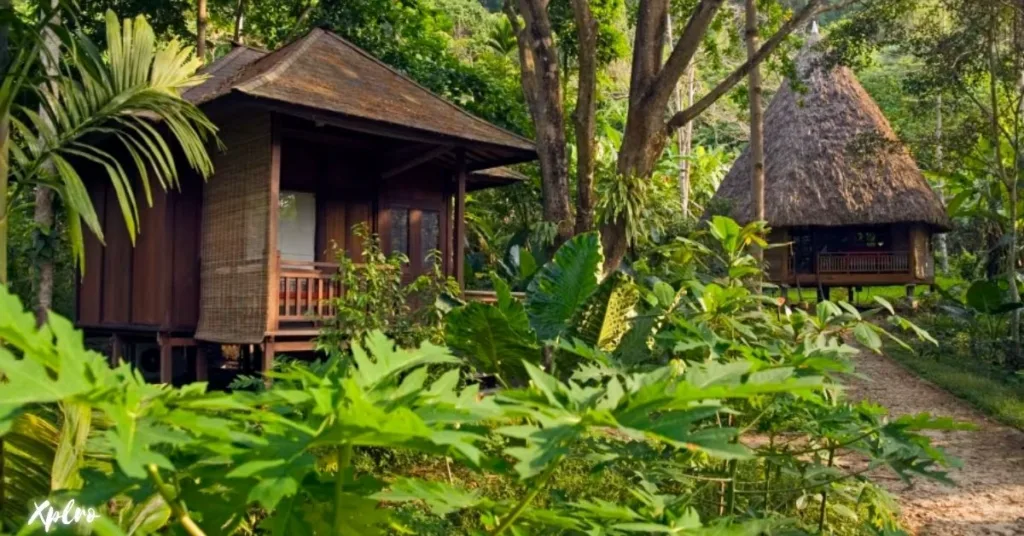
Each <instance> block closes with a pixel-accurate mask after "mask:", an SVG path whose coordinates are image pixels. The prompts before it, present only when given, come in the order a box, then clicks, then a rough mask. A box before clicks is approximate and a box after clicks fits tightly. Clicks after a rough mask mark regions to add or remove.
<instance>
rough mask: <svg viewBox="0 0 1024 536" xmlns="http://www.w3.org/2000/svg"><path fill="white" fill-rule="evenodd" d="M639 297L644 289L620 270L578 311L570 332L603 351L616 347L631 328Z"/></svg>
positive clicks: (600, 286)
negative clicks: (631, 320)
mask: <svg viewBox="0 0 1024 536" xmlns="http://www.w3.org/2000/svg"><path fill="white" fill-rule="evenodd" d="M639 299H640V292H639V290H637V288H636V285H634V284H633V280H632V278H631V277H629V276H628V275H626V274H623V273H621V272H616V273H615V274H613V275H611V276H609V277H608V278H607V279H605V280H604V281H602V282H601V284H600V285H598V287H597V290H595V291H594V293H593V294H591V295H590V298H589V299H587V301H586V302H585V303H584V304H583V306H582V307H580V309H579V310H577V311H576V313H575V315H574V316H573V320H572V322H570V325H572V326H573V328H572V330H571V334H570V335H571V336H572V337H574V338H577V339H580V340H582V341H584V342H586V343H587V344H589V345H591V346H594V347H595V348H599V349H601V350H606V351H610V350H613V349H615V347H616V345H618V343H619V340H620V339H621V338H622V336H623V335H624V334H625V333H626V332H627V331H628V330H629V327H630V324H629V320H630V318H632V316H633V313H634V307H635V306H636V304H637V301H639Z"/></svg>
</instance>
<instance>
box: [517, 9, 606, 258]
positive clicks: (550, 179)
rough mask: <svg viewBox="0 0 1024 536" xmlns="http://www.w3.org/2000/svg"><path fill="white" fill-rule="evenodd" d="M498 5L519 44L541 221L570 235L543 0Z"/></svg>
mask: <svg viewBox="0 0 1024 536" xmlns="http://www.w3.org/2000/svg"><path fill="white" fill-rule="evenodd" d="M513 1H515V2H516V4H515V5H513V3H512V2H513ZM576 4H583V5H584V6H585V5H586V2H574V7H576ZM504 10H505V13H506V14H507V16H508V20H509V23H510V24H512V29H513V31H515V33H516V37H517V39H516V41H517V43H518V45H519V67H520V78H521V80H520V81H521V83H522V86H523V94H524V96H525V97H526V104H527V107H528V108H529V110H530V116H531V118H532V119H533V124H534V136H535V138H536V142H537V156H538V159H539V160H540V170H541V192H542V194H543V197H544V199H543V206H544V207H543V214H544V220H545V221H548V222H552V223H554V224H556V225H557V226H558V238H559V242H562V241H565V240H566V239H568V238H569V237H570V236H571V235H572V230H573V223H572V210H571V208H570V206H569V166H568V159H567V157H566V146H565V140H566V135H565V117H564V112H563V108H562V84H561V82H562V81H561V75H560V73H559V62H558V51H557V49H556V48H555V40H554V32H553V31H552V27H551V19H550V17H549V16H548V0H506V2H505V4H504ZM520 15H521V16H522V20H520ZM594 76H596V73H594ZM582 77H583V76H582V75H581V78H582ZM578 111H582V110H579V109H578ZM582 112H583V113H585V111H582ZM590 113H591V114H593V112H592V111H591V112H590Z"/></svg>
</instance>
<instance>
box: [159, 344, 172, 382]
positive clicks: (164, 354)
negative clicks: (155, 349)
mask: <svg viewBox="0 0 1024 536" xmlns="http://www.w3.org/2000/svg"><path fill="white" fill-rule="evenodd" d="M156 340H157V343H158V344H159V345H160V383H166V384H170V383H172V381H173V380H174V361H172V358H171V350H172V346H171V340H170V337H168V336H167V334H166V333H160V334H158V335H157V336H156Z"/></svg>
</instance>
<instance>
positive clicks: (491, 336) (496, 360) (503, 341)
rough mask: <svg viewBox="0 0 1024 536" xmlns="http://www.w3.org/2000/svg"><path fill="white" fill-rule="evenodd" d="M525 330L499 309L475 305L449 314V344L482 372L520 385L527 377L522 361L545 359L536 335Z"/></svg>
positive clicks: (447, 337) (468, 305) (447, 327)
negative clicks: (542, 357)
mask: <svg viewBox="0 0 1024 536" xmlns="http://www.w3.org/2000/svg"><path fill="white" fill-rule="evenodd" d="M519 308H520V309H521V308H522V305H519ZM522 327H524V326H518V325H517V324H516V323H515V322H514V321H510V319H509V317H508V316H506V315H505V314H504V313H502V311H501V309H499V308H498V307H495V306H492V305H485V304H482V303H475V302H474V303H470V304H467V305H466V306H465V307H461V308H459V309H456V310H454V311H452V312H451V313H449V315H448V317H447V318H446V323H445V341H446V342H447V343H448V347H449V348H450V349H451V350H452V351H454V352H455V353H456V354H458V355H460V356H462V357H465V358H466V360H467V361H468V362H469V364H470V365H472V366H473V368H475V369H476V370H478V371H479V372H484V373H488V374H497V375H499V376H500V377H501V378H503V379H504V380H505V381H506V382H519V381H520V380H522V379H524V378H525V377H526V376H525V372H524V371H523V367H522V362H523V361H527V362H530V363H539V362H540V360H541V351H540V345H539V344H537V339H536V336H534V335H533V333H532V332H530V331H523V330H522V329H521V328H522Z"/></svg>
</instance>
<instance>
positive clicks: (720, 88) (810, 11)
mask: <svg viewBox="0 0 1024 536" xmlns="http://www.w3.org/2000/svg"><path fill="white" fill-rule="evenodd" d="M820 3H821V0H811V1H810V2H808V3H807V5H806V6H804V8H803V9H801V10H800V12H799V13H797V14H796V15H795V16H794V17H793V18H791V19H789V20H788V21H786V23H785V24H783V25H782V28H779V31H778V32H775V35H773V36H771V37H770V38H769V39H768V40H767V41H765V43H764V45H761V48H760V49H758V51H757V53H756V54H754V56H753V57H751V58H750V59H748V60H747V61H745V62H743V65H740V66H739V67H737V68H736V70H734V71H733V72H732V73H730V74H729V76H727V77H726V78H725V80H722V81H721V82H719V84H718V85H717V86H715V88H714V89H712V90H711V91H710V92H709V93H708V94H707V95H705V96H704V97H703V98H701V99H700V100H699V101H697V102H695V103H694V104H693V105H692V106H690V107H689V108H687V109H685V110H683V111H681V112H679V113H677V114H675V115H674V116H672V119H669V121H668V124H667V125H666V126H665V129H666V133H668V134H671V133H672V132H674V131H675V130H676V129H677V128H680V127H682V126H685V125H686V124H687V123H689V122H690V121H693V120H694V118H696V117H697V116H698V115H700V114H701V113H703V112H704V110H707V109H708V108H709V107H710V106H711V105H712V104H714V103H716V102H718V99H720V98H722V96H723V95H725V94H726V93H728V92H729V90H731V89H732V88H733V87H735V86H736V84H738V83H739V82H740V81H741V80H743V78H744V77H746V76H747V74H748V73H749V72H750V70H751V69H753V68H754V66H755V65H758V64H760V63H761V62H763V61H764V60H765V58H767V57H768V56H769V55H770V54H771V53H772V52H774V51H775V49H776V48H778V47H779V45H780V44H782V41H783V40H785V39H786V37H789V34H791V33H793V30H795V29H796V28H797V26H800V25H801V24H803V23H804V22H806V21H807V20H808V19H810V18H811V17H812V16H815V15H819V14H821V13H825V12H827V11H832V10H833V9H836V8H837V6H831V7H827V8H823V9H818V4H820ZM840 5H844V4H840ZM673 83H675V82H674V81H673Z"/></svg>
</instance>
